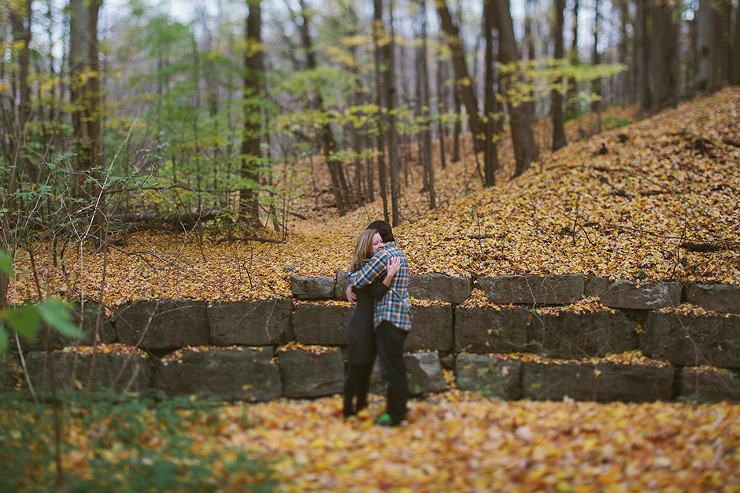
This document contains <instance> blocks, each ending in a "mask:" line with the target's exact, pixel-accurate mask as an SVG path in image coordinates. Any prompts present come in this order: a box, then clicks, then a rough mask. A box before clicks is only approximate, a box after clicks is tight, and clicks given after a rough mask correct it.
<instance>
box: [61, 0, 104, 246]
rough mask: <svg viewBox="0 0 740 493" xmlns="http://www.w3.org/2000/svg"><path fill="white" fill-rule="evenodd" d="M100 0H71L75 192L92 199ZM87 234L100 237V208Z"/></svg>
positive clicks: (97, 180)
mask: <svg viewBox="0 0 740 493" xmlns="http://www.w3.org/2000/svg"><path fill="white" fill-rule="evenodd" d="M102 3H103V2H102V0H70V20H69V39H70V42H69V63H70V99H71V103H72V107H73V110H72V127H73V131H74V140H75V148H76V151H77V157H76V162H77V171H78V173H77V175H76V176H77V180H76V183H75V184H74V193H76V194H78V195H79V196H80V197H82V198H85V199H89V200H95V199H97V198H98V197H99V196H100V194H101V192H102V190H101V173H100V165H101V161H100V157H101V156H100V132H101V122H102V115H101V109H102V108H101V104H100V63H99V57H98V51H99V43H98V12H99V11H100V6H101V5H102ZM91 221H92V228H91V229H90V234H91V235H92V236H93V237H95V238H97V239H98V240H102V231H101V229H102V223H103V216H102V210H101V209H100V207H95V208H94V209H93V210H92V214H91Z"/></svg>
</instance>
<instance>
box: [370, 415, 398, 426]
mask: <svg viewBox="0 0 740 493" xmlns="http://www.w3.org/2000/svg"><path fill="white" fill-rule="evenodd" d="M375 424H376V425H378V426H398V423H394V422H393V418H391V415H390V414H388V413H383V414H381V415H380V416H378V418H377V419H376V420H375Z"/></svg>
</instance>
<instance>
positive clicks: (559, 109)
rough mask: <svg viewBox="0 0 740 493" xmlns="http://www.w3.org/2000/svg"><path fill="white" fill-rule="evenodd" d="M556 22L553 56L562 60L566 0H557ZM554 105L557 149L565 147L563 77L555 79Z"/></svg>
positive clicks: (554, 145) (554, 137)
mask: <svg viewBox="0 0 740 493" xmlns="http://www.w3.org/2000/svg"><path fill="white" fill-rule="evenodd" d="M554 8H555V19H554V20H555V23H554V26H553V36H554V40H553V41H554V43H555V46H554V51H553V58H554V59H555V60H562V59H563V57H564V56H565V47H564V45H563V25H564V24H565V21H564V18H563V11H564V10H565V0H555V2H554ZM551 104H552V106H551V107H550V115H551V116H552V150H553V151H557V150H558V149H562V148H563V147H565V144H566V140H565V120H564V117H563V78H562V77H557V78H556V79H555V87H554V89H553V90H552V103H551Z"/></svg>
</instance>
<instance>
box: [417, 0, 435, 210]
mask: <svg viewBox="0 0 740 493" xmlns="http://www.w3.org/2000/svg"><path fill="white" fill-rule="evenodd" d="M419 3H420V7H421V9H420V10H421V13H420V17H421V53H420V55H421V56H420V69H421V70H420V74H419V78H420V79H421V89H422V100H421V105H422V111H423V113H424V132H423V142H422V147H423V149H424V152H423V154H422V155H423V156H424V168H425V170H426V175H427V193H428V194H429V208H430V209H436V208H437V196H436V192H435V190H434V159H433V156H432V115H431V101H430V99H431V97H430V94H429V93H430V89H429V69H428V67H427V2H426V0H420V1H419Z"/></svg>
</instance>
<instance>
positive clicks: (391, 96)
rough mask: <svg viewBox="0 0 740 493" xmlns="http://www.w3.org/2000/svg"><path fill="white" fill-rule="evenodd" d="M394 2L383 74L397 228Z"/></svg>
mask: <svg viewBox="0 0 740 493" xmlns="http://www.w3.org/2000/svg"><path fill="white" fill-rule="evenodd" d="M393 4H394V0H390V4H389V5H388V27H389V35H390V39H389V41H388V45H387V47H386V50H387V55H386V62H387V64H388V70H386V72H385V91H386V96H385V98H386V108H387V109H388V163H389V168H390V179H391V224H392V225H393V226H398V225H399V224H400V223H401V211H400V209H399V200H400V198H401V182H400V179H399V174H400V160H399V157H398V132H397V131H396V113H395V110H396V53H395V51H396V43H395V37H396V30H395V26H394V20H393Z"/></svg>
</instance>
